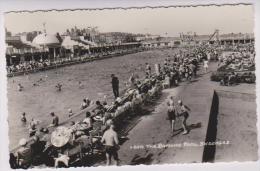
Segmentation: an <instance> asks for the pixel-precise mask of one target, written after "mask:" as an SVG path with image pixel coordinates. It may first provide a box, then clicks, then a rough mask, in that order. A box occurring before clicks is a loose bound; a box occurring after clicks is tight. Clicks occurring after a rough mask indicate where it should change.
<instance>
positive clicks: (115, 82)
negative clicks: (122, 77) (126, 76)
mask: <svg viewBox="0 0 260 171" xmlns="http://www.w3.org/2000/svg"><path fill="white" fill-rule="evenodd" d="M111 78H112V82H111V83H112V89H113V93H114V96H115V99H116V98H117V97H119V80H118V78H117V77H116V76H115V75H114V74H111Z"/></svg>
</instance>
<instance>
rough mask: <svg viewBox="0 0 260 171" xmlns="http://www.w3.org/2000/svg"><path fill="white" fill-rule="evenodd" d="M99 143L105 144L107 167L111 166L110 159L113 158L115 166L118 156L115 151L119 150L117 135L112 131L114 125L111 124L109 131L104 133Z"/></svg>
mask: <svg viewBox="0 0 260 171" xmlns="http://www.w3.org/2000/svg"><path fill="white" fill-rule="evenodd" d="M101 143H104V144H105V151H106V158H107V163H106V164H107V166H108V165H110V164H111V158H112V157H113V158H114V160H115V164H116V165H118V160H119V159H118V154H117V151H118V149H119V141H118V135H117V133H116V132H115V131H114V125H113V124H111V125H110V126H109V129H108V130H106V131H105V133H104V135H103V137H102V139H101Z"/></svg>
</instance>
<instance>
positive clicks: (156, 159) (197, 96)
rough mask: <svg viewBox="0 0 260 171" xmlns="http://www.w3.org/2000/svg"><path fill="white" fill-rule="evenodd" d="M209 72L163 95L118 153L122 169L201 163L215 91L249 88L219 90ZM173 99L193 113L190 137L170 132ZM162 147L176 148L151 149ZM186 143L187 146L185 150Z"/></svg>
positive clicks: (140, 121)
mask: <svg viewBox="0 0 260 171" xmlns="http://www.w3.org/2000/svg"><path fill="white" fill-rule="evenodd" d="M209 69H210V71H214V70H216V69H217V64H216V63H211V64H210V67H209ZM210 71H209V72H208V73H207V74H200V76H199V77H198V78H196V79H195V80H193V81H192V82H191V83H188V82H183V83H181V84H180V86H178V87H176V88H171V89H166V90H164V91H163V94H162V97H161V98H160V100H159V101H158V102H157V105H155V106H154V109H151V110H152V113H151V114H148V115H146V116H143V117H142V118H141V119H140V120H139V123H138V124H137V125H136V126H135V127H134V128H133V129H132V130H131V131H130V132H129V134H128V136H127V138H128V140H127V141H126V142H125V143H124V144H123V145H122V146H121V149H120V151H119V158H120V159H121V163H120V164H121V165H124V164H127V165H129V164H130V165H136V164H167V163H197V162H202V159H203V151H204V146H198V145H199V144H200V142H205V138H206V134H207V128H208V122H209V115H210V109H211V103H212V98H213V92H214V89H222V90H228V91H233V90H235V91H237V92H241V91H246V92H247V93H248V92H249V90H248V89H247V88H246V87H247V85H239V86H232V87H223V86H219V83H217V82H212V81H210V75H211V72H210ZM252 86H253V87H254V85H252ZM250 93H252V89H251V92H250ZM253 93H254V92H253ZM170 96H174V97H175V99H176V101H177V100H178V99H181V100H182V101H183V102H184V104H185V105H187V106H188V107H189V108H190V109H191V112H190V117H189V118H188V120H187V124H188V126H189V127H190V129H191V130H190V133H189V134H187V135H182V134H181V133H182V131H181V130H179V131H176V132H175V133H174V134H172V133H171V131H170V124H169V121H168V120H166V117H167V105H166V102H167V100H168V99H169V97H170ZM175 126H176V128H175V129H179V128H181V120H179V119H177V124H176V125H175ZM160 143H161V144H170V145H175V147H166V148H153V147H152V145H158V144H160ZM184 143H186V145H187V146H184V145H185V144H184ZM134 145H135V147H134ZM146 145H149V146H146ZM133 147H134V148H133Z"/></svg>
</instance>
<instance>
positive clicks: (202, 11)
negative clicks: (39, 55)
mask: <svg viewBox="0 0 260 171" xmlns="http://www.w3.org/2000/svg"><path fill="white" fill-rule="evenodd" d="M4 19H5V27H6V28H7V30H8V31H11V32H12V33H13V34H14V33H19V32H28V31H35V30H37V31H42V30H43V23H44V22H45V23H46V31H47V33H48V34H55V33H57V32H60V33H63V32H65V31H66V29H67V28H72V27H74V26H77V27H78V28H87V27H89V26H92V27H94V26H97V27H98V30H99V31H100V32H130V33H150V34H155V35H162V36H166V35H167V36H179V33H181V32H183V33H187V32H190V31H191V32H196V33H197V34H212V33H213V32H214V30H215V29H219V30H220V34H222V33H239V32H241V33H253V29H254V8H253V6H252V5H233V6H232V5H225V6H197V7H176V8H174V7H171V8H155V9H151V8H144V9H127V10H124V9H116V10H111V9H103V10H76V11H47V12H33V13H29V12H20V13H14V12H13V13H6V14H5V16H4Z"/></svg>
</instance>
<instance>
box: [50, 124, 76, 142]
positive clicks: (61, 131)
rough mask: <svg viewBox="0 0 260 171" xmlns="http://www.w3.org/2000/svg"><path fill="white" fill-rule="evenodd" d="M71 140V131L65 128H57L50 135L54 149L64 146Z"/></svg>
mask: <svg viewBox="0 0 260 171" xmlns="http://www.w3.org/2000/svg"><path fill="white" fill-rule="evenodd" d="M70 138H71V131H70V130H69V129H68V128H66V127H63V126H61V127H58V128H57V129H56V130H55V131H53V132H52V134H51V144H52V145H53V146H55V147H62V146H64V145H66V144H67V143H68V142H69V140H70Z"/></svg>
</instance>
